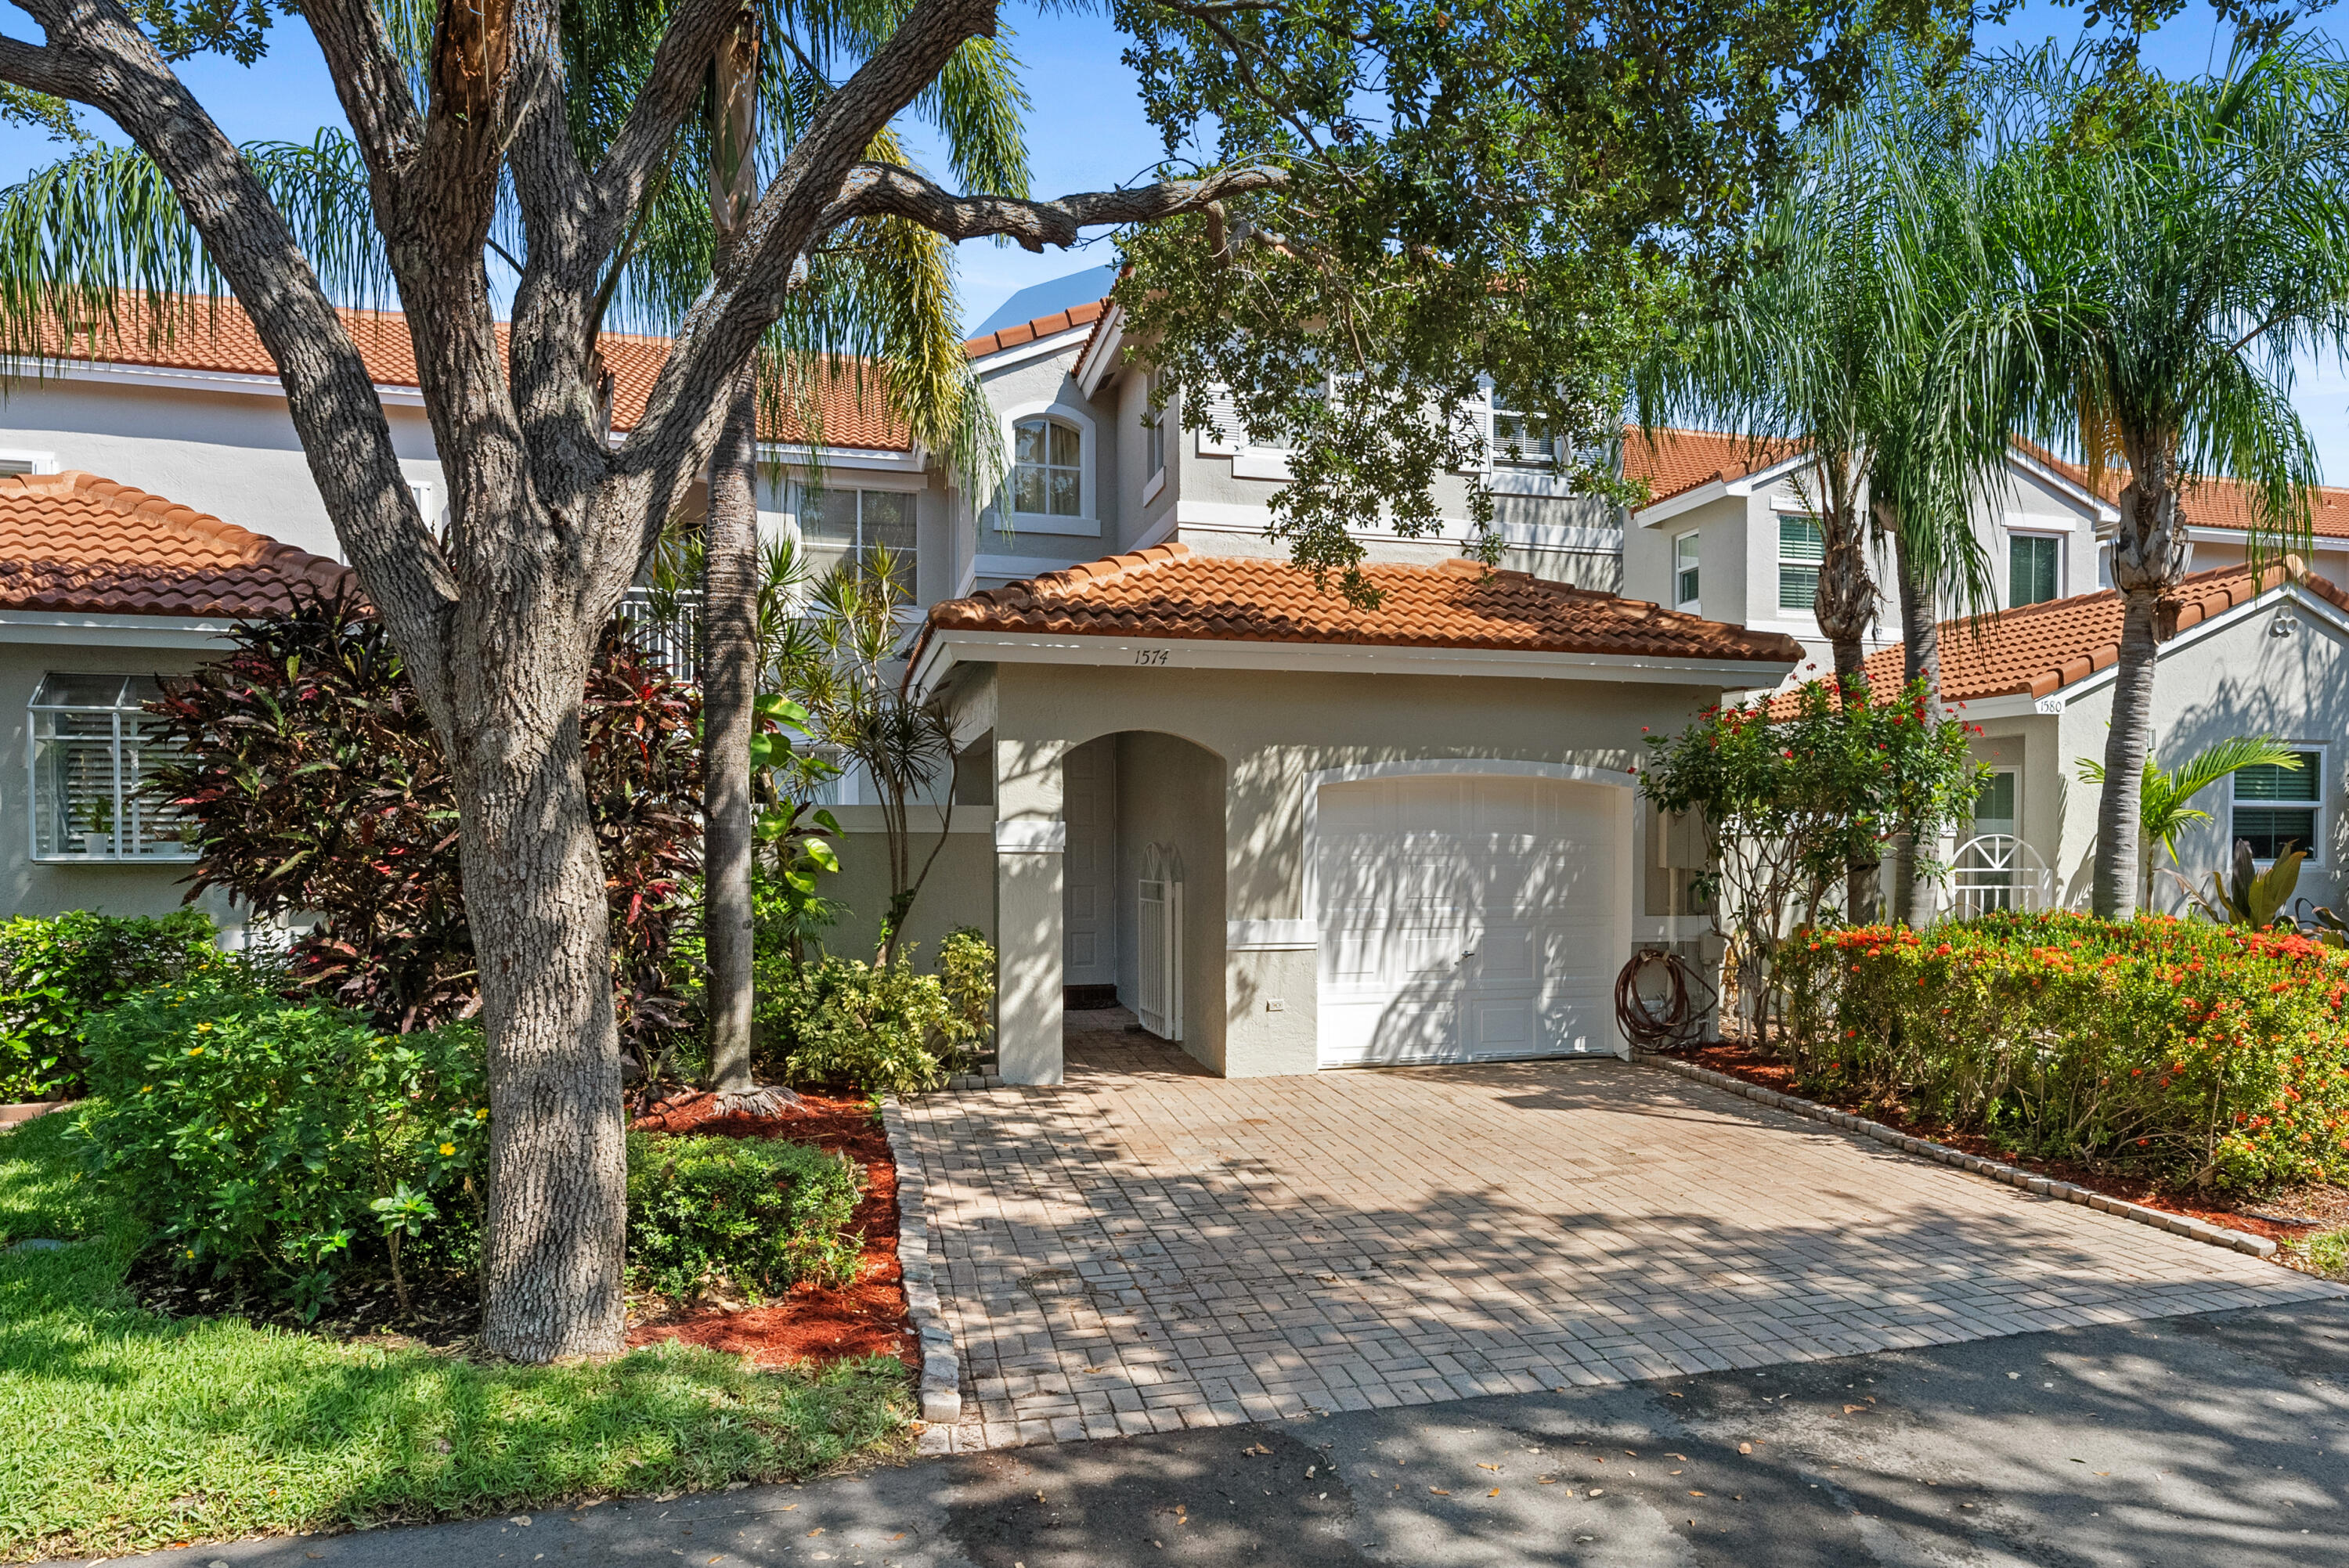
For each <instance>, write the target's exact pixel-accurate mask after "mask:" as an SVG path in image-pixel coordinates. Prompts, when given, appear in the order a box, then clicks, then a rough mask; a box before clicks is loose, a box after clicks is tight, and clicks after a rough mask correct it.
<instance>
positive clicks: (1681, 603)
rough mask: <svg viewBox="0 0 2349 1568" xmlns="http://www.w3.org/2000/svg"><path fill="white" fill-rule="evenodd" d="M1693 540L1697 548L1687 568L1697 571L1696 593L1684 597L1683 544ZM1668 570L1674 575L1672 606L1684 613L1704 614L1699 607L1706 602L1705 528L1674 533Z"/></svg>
mask: <svg viewBox="0 0 2349 1568" xmlns="http://www.w3.org/2000/svg"><path fill="white" fill-rule="evenodd" d="M1691 541H1693V542H1695V543H1696V546H1697V548H1696V549H1695V550H1694V551H1693V552H1692V559H1691V561H1690V562H1689V566H1688V568H1687V570H1690V571H1693V572H1694V573H1696V593H1695V594H1694V595H1693V596H1692V597H1690V598H1686V599H1683V598H1682V597H1681V573H1682V566H1681V546H1682V544H1683V543H1686V542H1691ZM1667 570H1668V571H1670V572H1671V577H1672V608H1673V609H1675V610H1678V611H1680V612H1681V613H1682V614H1684V615H1702V614H1704V612H1703V611H1702V610H1701V609H1699V608H1698V606H1699V605H1701V604H1702V603H1704V530H1702V529H1701V528H1692V529H1689V530H1687V531H1684V532H1681V533H1675V534H1673V535H1672V539H1671V564H1670V566H1669V567H1668V568H1667Z"/></svg>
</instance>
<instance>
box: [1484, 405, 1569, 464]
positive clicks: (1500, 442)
mask: <svg viewBox="0 0 2349 1568" xmlns="http://www.w3.org/2000/svg"><path fill="white" fill-rule="evenodd" d="M1492 430H1493V439H1492V460H1493V467H1494V469H1495V471H1506V472H1511V473H1542V474H1546V473H1549V472H1552V471H1554V470H1555V469H1557V449H1558V437H1557V431H1556V430H1554V429H1552V428H1550V423H1549V421H1548V420H1547V419H1545V418H1542V417H1541V416H1540V415H1538V414H1520V413H1517V412H1516V411H1515V410H1513V409H1508V408H1503V407H1498V406H1495V407H1494V409H1493V425H1492Z"/></svg>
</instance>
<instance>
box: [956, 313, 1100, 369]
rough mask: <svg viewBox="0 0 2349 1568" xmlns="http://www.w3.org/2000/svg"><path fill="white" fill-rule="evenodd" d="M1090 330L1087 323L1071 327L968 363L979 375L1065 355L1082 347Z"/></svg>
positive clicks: (979, 357) (1021, 323)
mask: <svg viewBox="0 0 2349 1568" xmlns="http://www.w3.org/2000/svg"><path fill="white" fill-rule="evenodd" d="M1011 325H1014V326H1025V325H1027V323H1025V322H1014V323H1012V324H1011ZM1092 329H1093V324H1092V322H1087V323H1085V325H1082V326H1072V327H1071V328H1070V329H1069V330H1068V331H1066V332H1056V333H1054V334H1053V335H1051V336H1050V337H1036V338H1030V340H1029V341H1027V342H1026V343H1015V344H1013V345H1012V346H1010V347H1009V348H999V349H997V350H996V351H995V352H994V353H992V354H978V355H973V356H971V360H970V363H971V365H972V366H973V367H974V368H975V369H976V370H978V373H979V374H981V375H984V374H986V373H987V372H988V371H991V370H1009V369H1010V368H1011V367H1012V366H1015V365H1025V364H1027V363H1028V362H1029V361H1030V360H1031V359H1042V358H1045V357H1047V356H1050V355H1054V354H1063V353H1066V352H1067V351H1068V350H1070V349H1071V348H1081V347H1083V346H1084V341H1085V335H1087V334H1088V333H1090V332H1092Z"/></svg>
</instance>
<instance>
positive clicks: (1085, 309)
mask: <svg viewBox="0 0 2349 1568" xmlns="http://www.w3.org/2000/svg"><path fill="white" fill-rule="evenodd" d="M1108 309H1109V301H1108V300H1106V299H1097V300H1094V301H1092V303H1091V304H1072V305H1071V306H1070V307H1069V308H1068V309H1066V310H1056V311H1054V312H1053V313H1052V314H1051V315H1040V316H1038V317H1037V318H1036V319H1035V320H1033V321H1023V322H1021V323H1020V324H1019V325H1017V326H1007V327H1002V328H999V329H998V330H997V331H994V332H990V333H988V335H986V336H985V337H974V338H971V339H970V340H968V342H966V343H965V344H964V345H963V346H962V351H963V352H964V353H965V354H968V356H971V357H972V358H973V359H984V358H986V357H987V356H988V355H990V354H1000V353H1002V352H1003V351H1004V350H1005V349H1007V348H1017V347H1019V346H1020V345H1021V344H1023V343H1033V342H1035V341H1036V340H1037V339H1038V338H1040V337H1053V336H1057V335H1060V334H1061V333H1063V332H1074V331H1076V330H1077V328H1079V327H1081V326H1091V325H1092V324H1093V323H1094V322H1097V321H1099V320H1100V319H1101V318H1102V313H1103V312H1104V311H1106V310H1108Z"/></svg>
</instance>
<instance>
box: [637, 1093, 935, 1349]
mask: <svg viewBox="0 0 2349 1568" xmlns="http://www.w3.org/2000/svg"><path fill="white" fill-rule="evenodd" d="M800 1098H801V1099H803V1100H804V1101H806V1102H807V1103H806V1105H805V1107H804V1108H803V1109H797V1110H785V1111H783V1112H781V1113H780V1114H778V1115H774V1116H743V1115H739V1114H737V1115H731V1116H720V1115H719V1114H718V1111H717V1104H716V1097H714V1096H713V1095H711V1094H709V1093H708V1092H707V1091H699V1092H694V1093H688V1094H684V1095H678V1096H672V1097H671V1098H669V1099H665V1100H663V1101H661V1102H660V1103H659V1104H657V1105H656V1106H655V1107H654V1108H653V1109H652V1110H651V1111H650V1112H649V1113H648V1114H647V1115H644V1116H641V1117H638V1118H637V1119H636V1122H635V1123H634V1125H635V1126H636V1127H637V1128H639V1129H641V1130H644V1131H647V1132H678V1133H682V1132H690V1133H697V1134H712V1133H714V1134H718V1135H720V1136H723V1137H727V1138H788V1139H790V1140H792V1141H793V1142H795V1143H812V1144H814V1145H816V1146H817V1147H818V1148H821V1149H826V1150H832V1151H833V1152H835V1153H840V1154H845V1155H847V1156H848V1157H849V1158H850V1159H853V1160H856V1161H862V1162H863V1163H864V1198H863V1199H862V1200H861V1201H860V1202H858V1203H857V1205H856V1212H855V1213H854V1215H853V1216H852V1217H851V1218H850V1220H849V1222H848V1228H849V1229H850V1230H852V1231H862V1232H863V1233H864V1255H863V1256H862V1257H861V1258H860V1259H858V1261H857V1265H856V1278H855V1280H854V1283H852V1284H846V1285H840V1286H831V1285H818V1284H813V1283H812V1282H809V1281H804V1280H802V1282H801V1283H800V1284H795V1285H793V1286H792V1288H791V1289H790V1290H789V1291H787V1292H786V1293H784V1294H783V1295H781V1297H779V1298H775V1299H772V1300H770V1301H769V1302H768V1303H767V1304H766V1305H762V1306H730V1305H725V1304H722V1303H721V1304H715V1305H698V1306H686V1307H675V1308H670V1309H668V1310H666V1311H664V1312H663V1313H662V1315H659V1316H656V1317H653V1318H650V1319H648V1320H647V1321H645V1322H643V1323H641V1324H638V1325H636V1326H634V1327H632V1328H630V1329H629V1331H628V1343H629V1344H630V1345H647V1344H650V1343H651V1342H653V1341H654V1340H657V1339H678V1340H683V1341H685V1342H686V1343H688V1344H689V1345H703V1346H709V1348H710V1349H712V1350H727V1351H731V1352H733V1353H735V1354H736V1355H739V1356H747V1357H750V1358H751V1359H752V1360H753V1361H756V1362H759V1363H761V1364H762V1365H768V1366H773V1365H779V1364H781V1363H784V1362H792V1361H807V1360H814V1361H841V1360H846V1359H848V1358H849V1357H857V1356H895V1357H897V1358H898V1359H899V1360H901V1361H903V1362H904V1363H905V1365H906V1366H907V1367H911V1368H913V1369H914V1370H916V1371H919V1370H920V1369H921V1366H922V1353H921V1340H920V1338H919V1336H916V1334H915V1332H914V1329H913V1326H912V1324H911V1323H910V1322H909V1321H908V1320H907V1318H906V1315H905V1279H904V1276H903V1275H902V1274H900V1273H899V1271H898V1267H897V1164H896V1161H895V1160H893V1159H892V1158H890V1154H889V1140H888V1137H887V1135H886V1134H885V1133H884V1132H883V1131H882V1130H881V1123H880V1121H879V1120H878V1119H876V1118H875V1117H874V1114H873V1111H872V1109H871V1102H870V1101H868V1100H864V1099H854V1098H848V1097H842V1096H837V1095H825V1094H807V1093H802V1095H801V1097H800ZM664 1305H665V1304H664Z"/></svg>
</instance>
